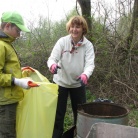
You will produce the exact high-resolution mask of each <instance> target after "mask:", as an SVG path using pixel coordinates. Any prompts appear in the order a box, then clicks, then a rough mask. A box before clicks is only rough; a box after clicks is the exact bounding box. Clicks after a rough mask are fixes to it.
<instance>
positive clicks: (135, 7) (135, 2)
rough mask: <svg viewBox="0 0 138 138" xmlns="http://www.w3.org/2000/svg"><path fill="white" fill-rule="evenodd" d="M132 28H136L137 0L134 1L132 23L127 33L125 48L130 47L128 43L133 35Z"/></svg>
mask: <svg viewBox="0 0 138 138" xmlns="http://www.w3.org/2000/svg"><path fill="white" fill-rule="evenodd" d="M134 30H138V0H135V1H134V9H133V17H132V23H131V27H130V31H129V35H128V37H127V49H130V45H131V43H132V40H133V36H134Z"/></svg>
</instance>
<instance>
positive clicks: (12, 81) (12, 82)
mask: <svg viewBox="0 0 138 138" xmlns="http://www.w3.org/2000/svg"><path fill="white" fill-rule="evenodd" d="M14 80H15V78H14V77H12V78H11V85H15V84H14Z"/></svg>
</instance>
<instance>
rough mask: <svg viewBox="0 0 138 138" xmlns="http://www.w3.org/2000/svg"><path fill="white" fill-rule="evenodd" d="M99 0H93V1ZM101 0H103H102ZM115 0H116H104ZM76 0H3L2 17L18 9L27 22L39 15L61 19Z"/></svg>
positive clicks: (0, 13) (1, 5)
mask: <svg viewBox="0 0 138 138" xmlns="http://www.w3.org/2000/svg"><path fill="white" fill-rule="evenodd" d="M94 1H98V0H91V2H94ZM100 1H101V0H100ZM102 1H106V2H108V3H109V2H113V1H115V0H102ZM75 4H76V0H1V2H0V17H1V15H2V13H3V12H5V11H10V10H14V11H18V12H19V13H20V14H21V15H22V16H23V17H24V19H25V22H31V21H32V22H33V21H37V19H39V15H42V16H43V17H49V18H50V19H51V20H53V21H55V20H57V21H58V20H60V19H62V18H64V17H65V15H66V14H68V12H69V11H70V10H72V9H73V8H74V7H75Z"/></svg>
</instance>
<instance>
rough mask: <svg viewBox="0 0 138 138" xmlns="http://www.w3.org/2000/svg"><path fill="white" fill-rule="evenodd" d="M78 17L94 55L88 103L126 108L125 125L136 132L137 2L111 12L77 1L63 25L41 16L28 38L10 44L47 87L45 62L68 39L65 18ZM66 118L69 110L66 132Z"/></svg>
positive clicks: (121, 3) (120, 0)
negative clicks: (103, 102) (100, 100)
mask: <svg viewBox="0 0 138 138" xmlns="http://www.w3.org/2000/svg"><path fill="white" fill-rule="evenodd" d="M57 12H58V11H57ZM78 14H79V15H83V16H84V17H85V19H86V21H87V23H88V26H89V33H88V35H87V38H88V39H89V40H90V41H91V42H92V43H93V45H94V49H95V70H94V72H93V75H92V76H91V78H90V79H89V83H88V85H87V101H88V102H92V101H93V100H94V99H97V98H104V99H110V100H112V101H113V102H114V103H116V104H120V105H123V106H125V107H127V108H128V109H129V110H130V114H129V117H130V119H129V125H131V126H136V127H138V0H116V5H115V7H112V6H109V5H108V6H107V5H106V4H105V3H104V2H102V0H101V1H100V0H97V3H96V4H94V5H93V1H92V0H76V7H74V8H73V9H72V10H71V11H70V12H69V13H68V15H66V18H65V19H62V20H60V21H58V22H57V21H54V22H53V21H51V20H50V18H43V17H42V16H40V17H39V20H38V21H34V22H30V23H29V28H30V30H31V33H29V34H28V33H26V34H24V33H22V35H21V38H20V39H18V40H17V41H16V42H15V48H16V50H17V53H18V55H19V58H20V60H21V65H22V67H24V66H31V67H33V68H35V69H37V70H38V71H39V72H41V73H42V74H43V75H44V76H46V77H47V78H48V79H49V80H50V81H51V82H52V74H51V73H50V71H49V70H48V68H47V59H48V57H49V56H50V53H51V50H52V48H53V46H54V45H55V43H56V41H57V40H58V39H59V38H60V37H62V36H65V35H67V32H66V28H65V26H66V23H67V21H68V20H69V18H70V17H72V16H73V15H78ZM36 24H37V25H36ZM69 104H70V103H69ZM71 114H72V113H71V111H70V107H69V109H68V113H67V115H66V118H65V128H66V129H67V128H68V127H69V126H71V117H72V115H71Z"/></svg>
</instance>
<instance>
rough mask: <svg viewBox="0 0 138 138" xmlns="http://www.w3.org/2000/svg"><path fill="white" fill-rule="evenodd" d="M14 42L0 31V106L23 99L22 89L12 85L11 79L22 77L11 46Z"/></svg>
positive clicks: (17, 60)
mask: <svg viewBox="0 0 138 138" xmlns="http://www.w3.org/2000/svg"><path fill="white" fill-rule="evenodd" d="M14 40H15V39H14V38H11V37H10V36H8V35H6V34H5V33H3V32H2V31H1V30H0V105H6V104H11V103H16V102H18V101H20V100H21V99H22V98H23V89H22V88H21V87H18V86H15V85H13V84H12V77H15V78H21V77H22V72H21V66H20V61H19V59H18V57H17V54H16V51H15V49H14V48H13V46H12V42H13V41H14Z"/></svg>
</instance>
